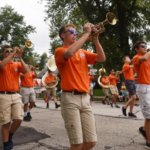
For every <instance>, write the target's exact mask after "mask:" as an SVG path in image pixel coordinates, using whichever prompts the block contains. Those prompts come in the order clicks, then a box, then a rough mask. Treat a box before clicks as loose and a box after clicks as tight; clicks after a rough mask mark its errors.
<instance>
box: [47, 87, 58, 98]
mask: <svg viewBox="0 0 150 150" xmlns="http://www.w3.org/2000/svg"><path fill="white" fill-rule="evenodd" d="M46 94H47V96H48V97H50V96H56V90H55V87H53V88H47V89H46Z"/></svg>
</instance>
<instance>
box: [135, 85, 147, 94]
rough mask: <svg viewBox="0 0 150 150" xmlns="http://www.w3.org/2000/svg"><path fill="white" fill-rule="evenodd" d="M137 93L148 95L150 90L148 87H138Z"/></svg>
mask: <svg viewBox="0 0 150 150" xmlns="http://www.w3.org/2000/svg"><path fill="white" fill-rule="evenodd" d="M136 91H137V92H139V93H142V94H146V93H147V91H148V88H147V87H144V86H142V87H141V86H138V87H137V89H136Z"/></svg>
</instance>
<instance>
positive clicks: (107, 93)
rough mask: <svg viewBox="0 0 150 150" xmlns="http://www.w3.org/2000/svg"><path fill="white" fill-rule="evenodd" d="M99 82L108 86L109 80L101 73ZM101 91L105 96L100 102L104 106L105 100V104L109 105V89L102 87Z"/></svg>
mask: <svg viewBox="0 0 150 150" xmlns="http://www.w3.org/2000/svg"><path fill="white" fill-rule="evenodd" d="M101 82H102V84H103V85H104V86H109V79H108V78H107V77H106V73H102V78H101ZM102 91H103V93H104V95H105V98H104V100H103V101H102V103H103V104H105V100H106V101H107V104H108V105H109V88H105V87H102Z"/></svg>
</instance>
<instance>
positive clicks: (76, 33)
mask: <svg viewBox="0 0 150 150" xmlns="http://www.w3.org/2000/svg"><path fill="white" fill-rule="evenodd" d="M68 31H69V32H70V33H71V34H75V35H78V32H77V31H74V30H72V29H69V30H67V31H65V32H64V33H66V32H68Z"/></svg>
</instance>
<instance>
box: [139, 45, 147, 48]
mask: <svg viewBox="0 0 150 150" xmlns="http://www.w3.org/2000/svg"><path fill="white" fill-rule="evenodd" d="M140 47H142V48H147V45H139V46H137V48H140Z"/></svg>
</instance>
